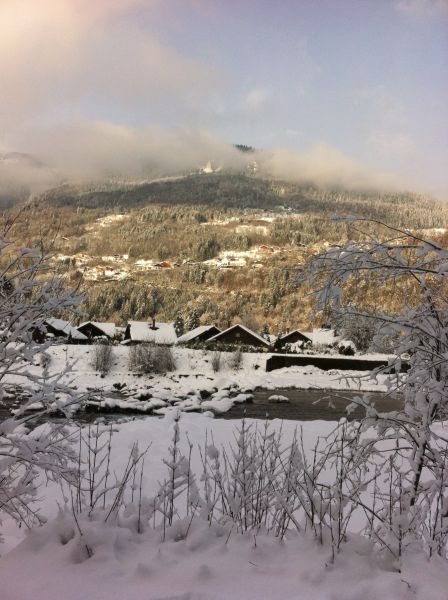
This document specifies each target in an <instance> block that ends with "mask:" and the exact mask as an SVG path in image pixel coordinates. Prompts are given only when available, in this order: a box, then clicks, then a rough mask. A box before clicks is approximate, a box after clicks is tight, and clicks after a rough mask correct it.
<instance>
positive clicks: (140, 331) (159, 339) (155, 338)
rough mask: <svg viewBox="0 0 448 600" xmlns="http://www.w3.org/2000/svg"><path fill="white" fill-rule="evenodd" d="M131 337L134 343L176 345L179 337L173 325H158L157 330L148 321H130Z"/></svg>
mask: <svg viewBox="0 0 448 600" xmlns="http://www.w3.org/2000/svg"><path fill="white" fill-rule="evenodd" d="M128 327H129V337H130V339H131V340H132V341H133V342H154V343H155V344H175V343H176V342H177V335H176V332H175V330H174V325H173V323H157V322H156V326H155V329H153V328H152V324H151V323H147V322H146V321H129V323H128Z"/></svg>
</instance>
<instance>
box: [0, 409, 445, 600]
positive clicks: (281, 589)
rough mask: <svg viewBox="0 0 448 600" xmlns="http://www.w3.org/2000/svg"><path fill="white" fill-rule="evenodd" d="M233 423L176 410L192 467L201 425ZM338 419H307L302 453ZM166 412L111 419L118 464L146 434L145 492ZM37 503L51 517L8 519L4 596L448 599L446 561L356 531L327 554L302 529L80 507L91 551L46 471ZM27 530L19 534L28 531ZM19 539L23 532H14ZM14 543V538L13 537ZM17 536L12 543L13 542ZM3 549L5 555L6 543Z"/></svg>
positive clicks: (156, 471)
mask: <svg viewBox="0 0 448 600" xmlns="http://www.w3.org/2000/svg"><path fill="white" fill-rule="evenodd" d="M235 426H236V425H235V422H231V421H225V420H215V419H210V418H207V417H206V416H204V415H192V414H184V415H182V417H181V419H180V430H181V436H180V445H181V448H182V449H183V451H184V452H185V451H187V449H188V441H187V438H186V434H188V438H189V440H190V441H191V442H192V444H193V447H194V449H193V455H192V466H193V470H194V471H196V473H199V474H200V472H201V461H200V456H199V451H198V446H203V444H204V442H205V439H206V436H207V439H208V440H209V441H210V440H211V439H212V440H213V443H214V445H215V446H216V447H219V446H221V444H223V445H225V446H228V444H229V443H231V442H232V440H233V439H234V434H235ZM272 426H273V427H274V428H275V429H276V430H278V429H279V428H280V427H282V439H284V440H285V441H287V440H288V439H291V438H292V436H293V432H294V429H295V427H296V426H297V423H292V422H284V423H280V422H279V421H274V422H272ZM334 426H335V424H334V423H330V422H323V421H316V422H307V423H306V424H303V434H304V446H305V452H307V453H309V452H310V451H311V448H312V447H313V445H314V443H315V440H316V438H317V437H318V436H324V435H327V434H328V433H329V432H330V431H331V429H332V428H333V427H334ZM173 427H174V422H173V418H172V415H167V416H165V417H164V418H162V419H148V418H145V419H136V420H134V421H132V422H124V423H122V424H117V425H116V426H115V427H114V428H115V429H116V433H115V435H114V437H113V447H112V461H113V469H114V470H116V471H117V472H121V471H122V469H123V468H124V467H125V464H126V461H127V457H128V454H129V451H130V449H131V447H132V445H133V444H134V443H135V442H139V444H140V447H146V446H147V445H148V444H149V443H151V447H150V450H149V451H148V453H147V455H146V458H145V469H144V477H143V484H142V486H143V494H144V496H146V495H150V494H151V493H154V490H155V489H157V486H158V482H159V481H161V480H163V477H164V469H165V468H166V467H165V465H164V464H163V462H162V459H163V458H166V457H167V455H168V453H167V448H168V445H169V440H170V438H171V437H172V432H173ZM39 496H40V499H39V504H40V508H41V510H42V512H43V514H45V515H46V516H47V517H48V519H49V521H48V523H47V524H46V525H44V526H43V527H40V528H38V529H34V530H32V531H31V532H29V533H28V534H25V532H24V531H23V530H19V529H17V528H15V527H13V526H12V524H11V523H7V524H6V525H7V527H6V530H4V534H5V537H6V545H5V546H4V547H3V548H2V550H3V558H1V559H0V597H1V599H2V600H61V599H62V598H63V599H64V600H87V599H88V600H122V599H126V600H143V599H145V600H162V599H163V600H230V599H232V600H252V599H253V600H289V599H291V600H292V599H294V600H360V599H362V600H411V599H412V600H446V598H447V597H448V592H447V590H448V569H447V568H446V562H444V561H442V560H441V559H438V558H435V559H433V560H431V561H427V560H426V559H425V558H424V557H423V556H422V555H420V554H419V553H418V552H417V551H413V552H410V553H409V554H408V555H407V556H406V557H405V558H404V560H403V564H402V566H401V571H398V570H396V569H394V568H393V565H392V563H391V562H390V561H387V560H384V559H383V558H381V556H379V555H378V554H375V553H373V552H372V548H371V546H370V543H369V542H368V541H367V540H366V539H365V538H364V539H362V538H360V537H358V536H356V535H351V536H350V539H349V541H348V542H347V544H345V545H344V547H343V549H342V552H341V553H340V554H339V555H338V556H336V560H335V562H334V563H332V562H331V553H330V550H329V546H328V545H325V544H324V545H319V544H318V543H317V542H316V540H315V539H314V538H313V537H311V536H310V535H309V533H306V532H304V531H302V532H300V533H291V534H290V535H288V536H287V537H286V538H285V539H284V540H283V541H280V540H279V539H278V538H276V537H275V536H273V535H267V534H264V533H262V532H260V533H259V534H258V535H257V534H255V535H254V532H253V531H252V532H251V533H250V534H246V535H243V534H241V533H237V532H236V531H233V532H230V535H229V531H228V530H227V529H225V528H223V527H220V526H218V525H217V524H214V525H212V526H209V525H208V523H207V522H206V521H205V522H204V521H203V520H201V519H200V518H198V519H195V520H194V521H193V522H192V524H191V527H190V528H189V530H188V533H187V534H186V535H179V530H176V529H173V530H170V531H169V532H168V535H167V536H166V541H162V532H161V530H160V529H158V530H157V529H156V530H154V529H153V528H148V529H147V530H145V531H143V533H139V534H137V533H136V532H135V531H134V530H133V528H132V526H131V525H130V524H129V523H131V521H132V519H131V520H129V519H128V520H127V519H126V517H125V515H124V516H123V518H122V519H121V522H120V523H119V524H114V525H112V524H111V525H109V524H104V522H103V521H104V519H90V520H89V519H88V517H84V518H83V520H82V521H81V524H80V527H81V528H82V530H83V536H84V538H83V539H84V541H85V542H86V543H87V542H88V543H89V545H90V547H91V549H92V551H93V556H91V557H90V558H87V557H86V556H85V555H83V553H82V552H81V550H80V547H81V542H80V537H79V535H78V534H76V533H75V534H73V527H74V522H73V518H72V516H71V514H70V512H68V513H65V514H64V513H60V514H59V515H58V503H59V504H62V503H63V501H62V492H61V489H60V488H59V487H58V486H57V485H56V484H55V483H52V482H48V483H47V484H46V485H44V486H43V487H42V488H41V491H40V494H39ZM24 538H25V539H24ZM21 540H23V541H21ZM19 542H20V543H19ZM17 543H19V545H17V546H16V547H15V548H13V547H14V546H15V545H16V544H17ZM6 549H9V550H10V552H9V553H7V554H5V550H6Z"/></svg>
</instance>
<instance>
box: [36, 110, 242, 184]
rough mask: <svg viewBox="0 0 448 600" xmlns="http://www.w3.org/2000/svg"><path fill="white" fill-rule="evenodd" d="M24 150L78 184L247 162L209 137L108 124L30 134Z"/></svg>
mask: <svg viewBox="0 0 448 600" xmlns="http://www.w3.org/2000/svg"><path fill="white" fill-rule="evenodd" d="M49 140H51V143H49ZM24 145H26V147H27V148H28V150H29V151H30V152H31V153H32V154H33V156H36V157H37V158H38V159H39V161H40V162H42V163H43V164H44V165H46V167H47V170H48V172H51V173H52V174H54V173H58V176H59V178H60V179H62V178H63V179H69V180H76V181H79V180H85V181H86V180H88V181H91V180H98V179H99V180H102V179H105V178H110V177H119V178H122V179H132V180H143V179H148V178H151V177H155V176H163V175H178V174H182V173H190V172H192V171H196V170H197V169H198V168H199V167H200V166H203V165H204V164H206V163H207V162H208V161H212V162H213V163H214V164H217V165H220V164H223V165H225V166H226V167H228V168H230V169H234V168H236V169H241V168H243V166H244V164H245V160H246V159H245V158H244V157H243V155H242V154H241V152H239V151H238V150H236V148H234V147H233V146H232V145H230V144H228V143H226V142H224V141H222V140H221V139H219V138H218V137H216V136H214V135H213V134H211V133H209V132H207V131H197V130H178V131H172V132H167V131H164V130H162V129H160V128H156V127H145V128H132V127H127V126H122V125H116V124H113V123H107V122H88V121H80V122H78V123H72V124H70V125H61V126H58V127H51V128H43V129H35V130H33V131H28V132H27V134H26V137H25V140H24ZM52 179H53V180H54V177H52Z"/></svg>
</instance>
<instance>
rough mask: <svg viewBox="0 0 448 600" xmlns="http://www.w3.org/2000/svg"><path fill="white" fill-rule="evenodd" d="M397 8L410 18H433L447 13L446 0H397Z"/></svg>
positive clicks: (447, 2)
mask: <svg viewBox="0 0 448 600" xmlns="http://www.w3.org/2000/svg"><path fill="white" fill-rule="evenodd" d="M395 6H396V8H397V10H398V11H399V12H400V13H401V14H403V15H405V16H406V17H411V18H433V17H437V16H439V15H441V14H443V13H447V14H448V0H397V1H396V2H395Z"/></svg>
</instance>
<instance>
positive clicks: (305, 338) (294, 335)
mask: <svg viewBox="0 0 448 600" xmlns="http://www.w3.org/2000/svg"><path fill="white" fill-rule="evenodd" d="M312 343H313V340H312V334H311V333H305V332H303V331H299V330H298V329H295V330H294V331H290V332H289V333H285V334H284V335H281V336H279V337H278V338H277V341H276V343H275V347H276V348H278V349H281V348H284V347H285V346H286V345H287V344H291V345H292V344H298V345H299V344H301V345H303V346H305V345H308V346H311V344H312Z"/></svg>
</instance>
